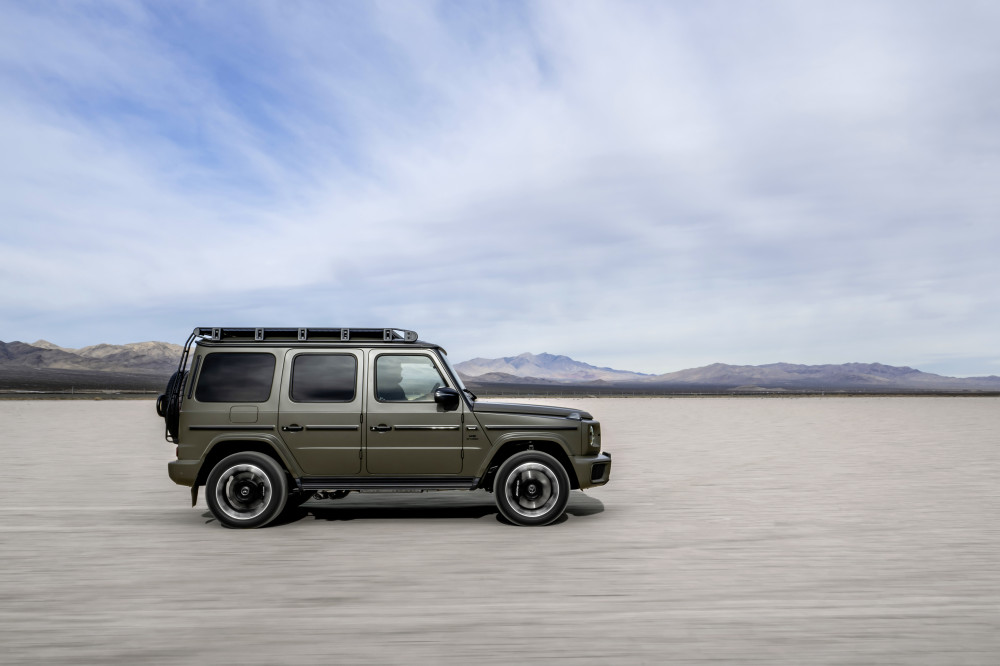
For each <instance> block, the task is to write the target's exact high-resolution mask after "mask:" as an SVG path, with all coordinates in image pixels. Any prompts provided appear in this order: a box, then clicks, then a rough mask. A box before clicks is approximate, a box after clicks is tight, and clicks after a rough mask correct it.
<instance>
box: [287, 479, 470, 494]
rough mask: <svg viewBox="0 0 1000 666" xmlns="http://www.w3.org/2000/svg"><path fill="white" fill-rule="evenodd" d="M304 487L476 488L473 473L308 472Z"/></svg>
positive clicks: (298, 483) (347, 488) (309, 488)
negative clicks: (312, 473) (331, 473)
mask: <svg viewBox="0 0 1000 666" xmlns="http://www.w3.org/2000/svg"><path fill="white" fill-rule="evenodd" d="M296 484H297V485H298V487H299V489H300V490H314V491H315V490H475V489H476V488H477V487H479V477H478V476H476V477H473V476H457V477H456V476H304V477H302V478H301V479H296Z"/></svg>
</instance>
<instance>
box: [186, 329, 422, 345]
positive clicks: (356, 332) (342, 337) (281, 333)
mask: <svg viewBox="0 0 1000 666" xmlns="http://www.w3.org/2000/svg"><path fill="white" fill-rule="evenodd" d="M191 336H192V338H204V339H206V340H211V341H212V342H289V341H294V342H305V341H316V342H348V341H364V342H416V341H417V333H416V331H408V330H406V329H405V328H222V327H213V326H199V327H198V328H196V329H194V332H193V333H192V334H191Z"/></svg>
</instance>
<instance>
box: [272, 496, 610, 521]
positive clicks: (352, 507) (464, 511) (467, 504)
mask: <svg viewBox="0 0 1000 666" xmlns="http://www.w3.org/2000/svg"><path fill="white" fill-rule="evenodd" d="M398 497H399V496H398V495H396V497H395V498H394V497H393V494H387V495H386V496H382V497H376V496H372V495H369V496H364V495H362V496H361V498H360V499H358V498H355V497H354V496H353V495H352V496H350V497H348V498H345V499H342V500H332V501H328V502H309V503H307V504H304V505H303V506H301V507H298V508H296V509H292V510H290V511H287V512H286V513H285V515H283V516H281V517H280V518H278V519H277V520H275V521H274V522H272V523H271V526H275V527H277V526H279V525H287V524H290V523H297V522H300V521H303V520H326V521H330V522H333V521H344V522H346V521H353V520H407V519H410V520H421V519H423V520H434V519H451V520H457V519H463V518H464V519H470V520H477V519H479V518H486V517H488V516H491V515H492V516H494V517H495V518H496V520H497V522H499V523H503V524H505V525H510V524H511V523H509V522H508V521H507V519H505V518H504V517H503V516H502V515H501V514H500V512H499V511H498V510H497V507H496V504H495V503H494V502H493V496H492V495H487V496H485V497H483V498H481V499H480V498H476V499H474V500H471V501H470V500H469V499H466V498H462V499H457V500H456V499H450V498H449V499H448V500H442V499H439V498H433V499H431V498H424V499H423V501H421V498H420V497H416V498H410V497H407V498H398ZM397 498H398V499H397ZM352 500H353V501H352ZM603 511H604V504H603V503H602V502H601V501H600V500H598V499H595V498H593V497H590V496H588V495H584V494H583V493H581V492H573V493H572V494H571V495H570V500H569V504H568V505H567V507H566V514H565V515H563V516H561V517H560V518H559V519H558V520H556V521H555V522H554V523H553V524H556V525H558V524H560V523H563V522H565V521H566V520H567V519H568V516H576V517H583V516H592V515H595V514H598V513H601V512H603Z"/></svg>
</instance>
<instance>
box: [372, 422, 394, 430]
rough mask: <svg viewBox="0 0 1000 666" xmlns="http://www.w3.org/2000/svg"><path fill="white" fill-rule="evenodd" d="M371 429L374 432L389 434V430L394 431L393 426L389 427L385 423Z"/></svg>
mask: <svg viewBox="0 0 1000 666" xmlns="http://www.w3.org/2000/svg"><path fill="white" fill-rule="evenodd" d="M371 429H372V430H373V431H375V432H388V431H389V430H392V426H388V425H386V424H384V423H380V424H378V425H377V426H372V428H371Z"/></svg>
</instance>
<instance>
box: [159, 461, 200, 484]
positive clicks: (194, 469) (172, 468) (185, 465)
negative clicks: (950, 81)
mask: <svg viewBox="0 0 1000 666" xmlns="http://www.w3.org/2000/svg"><path fill="white" fill-rule="evenodd" d="M200 468H201V461H200V460H172V461H171V462H168V463H167V472H168V473H169V474H170V480H171V481H173V482H174V483H176V484H177V485H179V486H193V485H194V482H195V481H196V480H197V479H198V470H199V469H200Z"/></svg>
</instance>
